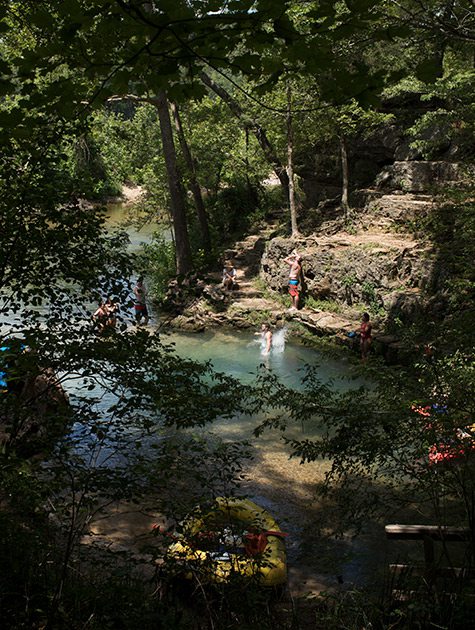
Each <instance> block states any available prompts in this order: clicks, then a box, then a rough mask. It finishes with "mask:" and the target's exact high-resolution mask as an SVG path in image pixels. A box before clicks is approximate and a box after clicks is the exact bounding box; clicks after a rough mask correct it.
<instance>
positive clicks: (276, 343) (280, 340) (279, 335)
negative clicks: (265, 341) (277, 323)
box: [272, 326, 287, 354]
mask: <svg viewBox="0 0 475 630" xmlns="http://www.w3.org/2000/svg"><path fill="white" fill-rule="evenodd" d="M286 336H287V326H284V327H283V328H279V330H276V331H275V332H274V334H273V335H272V352H273V353H274V354H281V353H282V352H284V350H285V338H286Z"/></svg>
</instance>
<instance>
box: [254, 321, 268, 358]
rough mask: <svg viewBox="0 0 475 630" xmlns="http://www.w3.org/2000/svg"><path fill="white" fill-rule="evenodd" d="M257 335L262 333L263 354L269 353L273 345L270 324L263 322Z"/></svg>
mask: <svg viewBox="0 0 475 630" xmlns="http://www.w3.org/2000/svg"><path fill="white" fill-rule="evenodd" d="M256 335H261V339H262V341H261V347H262V354H263V355H268V354H269V353H270V350H271V347H272V330H271V329H270V326H269V324H262V326H261V330H260V332H258V333H256Z"/></svg>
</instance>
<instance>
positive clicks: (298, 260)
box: [284, 251, 302, 310]
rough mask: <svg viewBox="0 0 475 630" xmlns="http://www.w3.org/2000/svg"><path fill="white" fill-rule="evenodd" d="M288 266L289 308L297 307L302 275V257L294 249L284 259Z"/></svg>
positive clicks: (294, 308) (295, 308) (296, 308)
mask: <svg viewBox="0 0 475 630" xmlns="http://www.w3.org/2000/svg"><path fill="white" fill-rule="evenodd" d="M284 262H285V263H287V264H288V265H289V267H290V270H289V294H290V297H291V299H292V306H291V307H290V308H291V310H298V308H299V293H300V279H301V275H302V257H301V256H299V254H297V252H295V251H294V253H293V254H291V255H290V256H287V258H285V259H284Z"/></svg>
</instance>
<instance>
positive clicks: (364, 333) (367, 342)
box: [360, 313, 373, 361]
mask: <svg viewBox="0 0 475 630" xmlns="http://www.w3.org/2000/svg"><path fill="white" fill-rule="evenodd" d="M372 329H373V326H372V324H371V322H370V320H369V313H363V320H362V322H361V326H360V347H361V359H362V360H363V361H366V359H367V357H368V352H369V349H370V347H371V341H372V339H373V337H372V335H371V331H372Z"/></svg>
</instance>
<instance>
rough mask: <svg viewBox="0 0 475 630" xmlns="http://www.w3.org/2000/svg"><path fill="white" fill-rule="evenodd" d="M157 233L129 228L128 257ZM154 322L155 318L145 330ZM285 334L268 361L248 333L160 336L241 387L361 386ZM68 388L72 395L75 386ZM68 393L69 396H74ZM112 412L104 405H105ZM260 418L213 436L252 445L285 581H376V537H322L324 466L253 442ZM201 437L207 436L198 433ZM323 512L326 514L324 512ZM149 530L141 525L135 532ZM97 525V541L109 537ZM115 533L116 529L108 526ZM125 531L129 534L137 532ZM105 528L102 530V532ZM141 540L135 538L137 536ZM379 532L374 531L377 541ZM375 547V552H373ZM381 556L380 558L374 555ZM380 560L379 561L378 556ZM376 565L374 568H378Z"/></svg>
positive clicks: (299, 430)
mask: <svg viewBox="0 0 475 630" xmlns="http://www.w3.org/2000/svg"><path fill="white" fill-rule="evenodd" d="M124 218H126V210H125V209H124V206H123V205H122V204H113V205H111V206H110V207H109V214H108V225H109V226H110V227H112V228H113V227H115V226H119V225H120V224H121V222H122V221H123V219H124ZM155 230H156V226H151V225H144V226H143V227H142V228H141V229H136V228H133V227H128V228H127V231H128V233H129V237H130V241H131V244H130V250H131V251H136V250H137V249H138V248H139V247H140V245H141V244H142V243H144V242H150V241H151V238H152V235H153V233H154V232H155ZM158 321H159V315H158V314H157V313H156V314H155V317H153V318H152V321H151V324H152V326H150V328H153V327H154V324H155V323H156V322H158ZM285 332H286V331H285V330H284V329H281V330H275V331H274V339H273V348H272V350H271V353H270V355H269V356H265V355H264V353H263V348H262V339H261V337H260V335H254V333H253V332H239V333H237V332H230V331H223V330H219V331H208V332H205V333H195V334H187V333H172V334H163V335H162V338H163V340H164V341H165V342H167V343H173V344H174V346H175V349H176V352H177V354H178V355H180V356H182V357H186V358H190V359H193V360H197V361H210V362H211V364H212V366H213V367H214V368H215V369H216V370H217V371H219V372H224V373H226V374H228V375H231V376H233V377H235V378H237V379H239V380H240V381H242V382H244V383H249V382H252V381H253V379H255V378H256V373H257V371H258V370H259V369H263V368H264V369H266V368H267V369H271V370H272V371H273V372H274V373H275V374H276V375H277V376H278V378H279V379H280V380H281V381H282V382H284V383H285V384H287V385H289V386H292V387H294V388H296V389H297V390H298V389H299V388H300V386H301V379H302V376H303V374H304V366H305V365H306V364H308V365H312V366H315V365H318V366H319V368H318V369H319V374H320V378H321V379H322V380H323V381H326V382H330V381H331V382H332V386H333V387H335V388H337V389H347V388H348V387H350V386H351V387H353V386H355V387H356V386H358V385H360V384H361V382H362V381H361V380H360V379H359V378H358V377H357V375H356V374H355V368H354V366H353V364H352V362H351V360H349V359H348V360H347V361H345V360H344V359H339V360H336V359H333V358H330V357H329V356H326V355H324V354H322V353H320V352H318V351H317V350H315V349H310V348H307V347H304V346H302V345H299V344H296V343H290V342H289V341H288V340H286V338H285V337H286V334H285ZM68 387H69V388H70V393H71V394H74V382H71V383H70V384H69V385H68ZM71 388H72V389H71ZM99 404H104V405H105V406H109V405H110V400H108V399H107V397H105V398H104V400H103V402H102V403H99ZM261 420H262V418H259V417H254V418H248V417H246V418H242V417H236V418H234V419H226V420H222V421H218V422H217V423H215V425H214V426H213V427H212V431H213V432H215V433H216V434H217V435H219V437H220V438H221V439H223V440H226V441H234V440H249V441H250V442H251V445H252V451H253V453H252V454H253V459H252V461H251V462H250V464H249V466H248V467H247V469H246V471H245V473H246V480H245V482H244V484H243V491H244V492H246V493H247V494H248V495H249V497H250V498H251V499H253V500H254V501H255V502H256V503H258V504H260V505H262V506H263V507H265V508H266V509H268V510H269V511H270V512H271V513H272V514H273V516H274V517H275V518H276V520H277V521H278V522H279V525H280V526H281V529H283V530H284V531H286V532H287V533H288V534H289V536H288V542H287V547H288V558H289V578H290V584H291V589H292V590H293V592H295V593H299V594H302V593H304V592H306V591H309V592H315V591H320V590H327V589H333V588H335V589H338V588H340V585H341V583H342V582H343V584H344V585H345V586H346V585H347V584H348V583H355V582H356V583H364V582H368V581H370V580H371V579H372V578H373V576H374V571H375V560H376V552H375V551H374V541H375V536H374V532H373V534H372V535H371V538H370V539H366V540H365V539H360V540H359V541H354V540H350V539H349V538H343V539H340V540H334V539H329V538H325V537H323V536H322V535H321V532H320V527H319V525H320V522H321V519H322V510H323V509H324V508H323V506H322V504H321V503H320V502H319V501H318V500H317V499H316V497H315V489H316V485H317V483H319V482H321V481H322V480H323V478H324V475H325V473H326V472H327V471H328V469H329V462H327V461H318V462H312V463H307V464H304V465H302V464H300V462H299V460H298V459H293V458H290V453H289V450H288V447H287V446H286V445H285V444H284V442H283V440H282V438H281V435H280V433H278V432H266V433H264V434H263V435H262V436H261V437H259V438H256V437H254V435H253V429H254V427H255V426H256V425H257V424H258V423H259V422H260V421H261ZM203 431H204V430H203ZM287 435H288V436H291V437H295V438H306V437H307V438H310V437H312V435H314V429H313V428H312V427H311V426H305V425H303V424H302V423H299V424H298V425H296V426H293V427H291V428H290V429H289V431H288V433H287ZM325 509H328V508H325ZM144 523H145V526H146V527H149V523H148V522H147V521H146V522H141V523H140V525H139V526H138V529H139V530H140V528H141V527H143V526H144ZM101 527H102V528H103V527H104V524H103V523H102V524H101V526H98V528H96V529H97V532H96V533H98V534H102V535H105V536H106V537H107V536H108V533H107V531H106V530H104V529H102V530H101ZM113 527H114V528H115V529H116V530H117V528H118V527H119V529H120V525H119V526H117V523H116V525H114V526H113ZM126 527H127V528H128V529H130V530H131V531H130V532H129V533H132V534H133V533H134V531H133V530H134V526H133V525H132V526H131V525H130V524H127V525H126ZM106 529H107V528H106ZM138 533H140V532H138ZM382 535H383V534H382V532H381V531H379V530H378V532H377V533H376V537H377V538H378V537H379V538H380V537H381V536H382ZM377 547H379V545H377ZM377 554H379V556H380V551H378V552H377ZM379 560H381V558H380V557H379ZM380 565H381V563H380V562H378V566H380Z"/></svg>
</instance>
